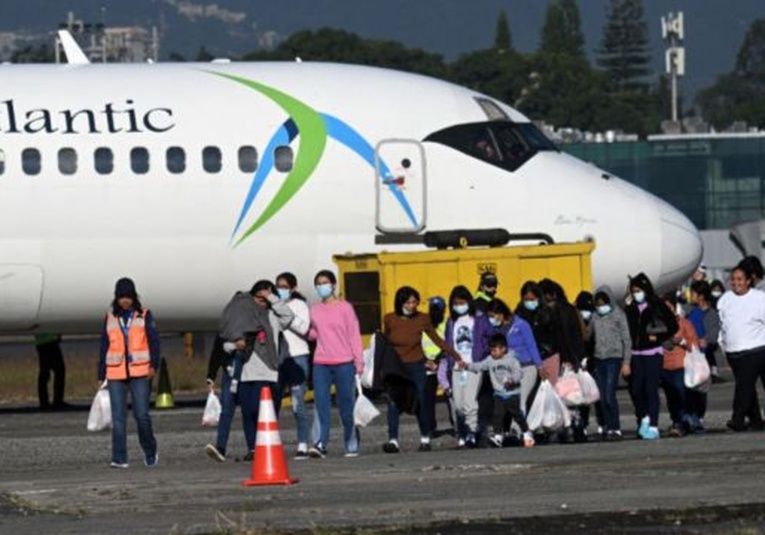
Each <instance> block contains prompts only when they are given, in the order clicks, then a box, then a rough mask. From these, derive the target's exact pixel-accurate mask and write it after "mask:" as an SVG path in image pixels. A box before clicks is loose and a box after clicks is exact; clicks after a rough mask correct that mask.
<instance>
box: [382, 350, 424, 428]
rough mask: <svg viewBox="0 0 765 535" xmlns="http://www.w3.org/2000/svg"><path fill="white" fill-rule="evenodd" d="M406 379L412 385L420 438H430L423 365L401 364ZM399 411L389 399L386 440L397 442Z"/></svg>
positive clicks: (417, 363) (420, 363) (416, 363)
mask: <svg viewBox="0 0 765 535" xmlns="http://www.w3.org/2000/svg"><path fill="white" fill-rule="evenodd" d="M401 366H402V367H403V369H404V371H405V372H406V376H407V378H408V379H409V380H410V381H412V383H413V384H414V398H415V400H416V402H417V408H418V413H417V423H418V424H419V426H420V437H421V438H426V437H430V431H431V429H430V417H429V416H428V410H429V409H428V404H427V403H426V402H425V381H426V380H427V373H426V371H425V364H423V363H422V362H415V363H411V364H409V363H406V362H404V363H402V364H401ZM400 415H401V409H400V408H399V407H398V405H396V403H395V402H394V401H393V400H392V399H391V400H389V401H388V439H396V440H398V419H399V416H400Z"/></svg>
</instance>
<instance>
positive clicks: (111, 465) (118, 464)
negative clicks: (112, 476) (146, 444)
mask: <svg viewBox="0 0 765 535" xmlns="http://www.w3.org/2000/svg"><path fill="white" fill-rule="evenodd" d="M109 466H110V467H111V468H127V467H128V463H118V462H117V461H112V464H110V465H109Z"/></svg>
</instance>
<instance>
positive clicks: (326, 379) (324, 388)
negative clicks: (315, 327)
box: [313, 362, 359, 453]
mask: <svg viewBox="0 0 765 535" xmlns="http://www.w3.org/2000/svg"><path fill="white" fill-rule="evenodd" d="M333 384H334V385H335V389H336V391H337V398H336V399H337V406H338V408H339V410H340V420H341V421H342V423H343V439H344V441H345V451H346V452H349V453H353V452H357V451H358V450H359V438H358V434H357V431H356V426H355V424H354V421H353V405H354V403H355V402H356V369H355V367H354V365H353V362H347V363H345V364H332V365H330V364H314V366H313V392H314V406H315V409H316V414H317V416H318V420H319V442H321V445H322V446H324V447H325V448H326V447H327V445H328V444H329V428H330V423H331V419H330V409H331V407H332V399H331V396H330V388H331V387H332V385H333Z"/></svg>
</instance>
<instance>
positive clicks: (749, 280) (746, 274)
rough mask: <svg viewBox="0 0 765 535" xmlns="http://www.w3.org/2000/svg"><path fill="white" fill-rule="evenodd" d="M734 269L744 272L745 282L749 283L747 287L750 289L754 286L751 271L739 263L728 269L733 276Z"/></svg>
mask: <svg viewBox="0 0 765 535" xmlns="http://www.w3.org/2000/svg"><path fill="white" fill-rule="evenodd" d="M736 271H740V272H741V273H743V274H744V278H745V279H746V282H747V283H748V284H749V288H750V289H751V288H754V274H753V273H751V272H749V271H747V269H746V268H745V267H744V266H742V265H741V264H739V265H737V266H736V267H734V268H733V269H732V270H731V271H730V274H731V276H733V274H734V273H735V272H736Z"/></svg>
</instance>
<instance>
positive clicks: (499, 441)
mask: <svg viewBox="0 0 765 535" xmlns="http://www.w3.org/2000/svg"><path fill="white" fill-rule="evenodd" d="M489 442H491V444H492V445H493V446H495V447H497V448H501V447H502V445H503V444H504V437H503V436H502V435H501V434H499V433H497V434H496V435H491V436H490V437H489Z"/></svg>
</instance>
